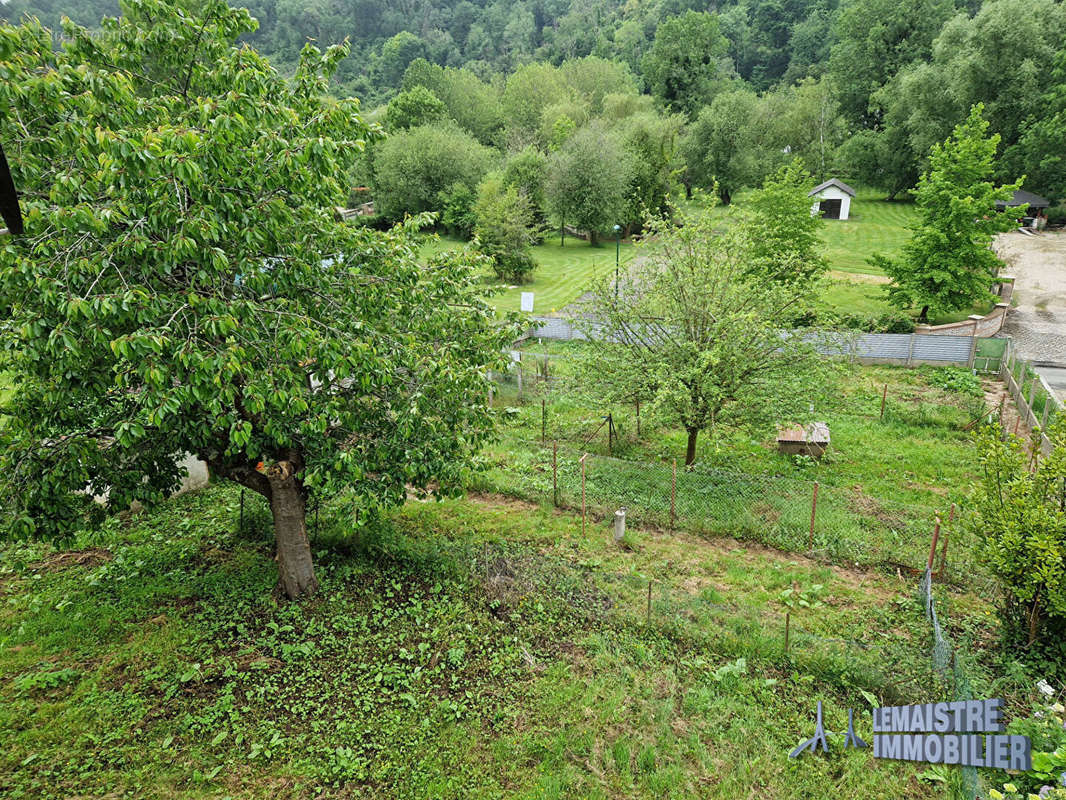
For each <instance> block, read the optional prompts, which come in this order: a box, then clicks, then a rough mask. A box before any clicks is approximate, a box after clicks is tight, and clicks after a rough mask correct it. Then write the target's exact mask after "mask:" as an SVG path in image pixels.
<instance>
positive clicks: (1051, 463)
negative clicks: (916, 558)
mask: <svg viewBox="0 0 1066 800" xmlns="http://www.w3.org/2000/svg"><path fill="white" fill-rule="evenodd" d="M1003 433H1004V432H1003V431H1002V430H1001V429H1000V427H999V425H990V426H988V427H986V428H985V429H984V430H983V431H982V432H981V434H980V435H979V439H978V452H979V454H980V462H981V467H982V476H981V479H980V481H979V482H978V483H977V485H976V487H975V488H974V491H973V493H972V495H971V498H970V500H971V503H970V507H971V509H972V510H971V512H970V514H969V516H968V526H969V527H970V528H971V530H972V532H973V534H974V535H975V536H976V538H977V540H978V541H979V542H980V543H981V546H980V554H981V557H982V559H983V560H984V562H985V563H986V564H987V565H988V567H989V569H990V570H991V572H992V573H993V574H995V575H996V576H998V579H999V581H1000V584H1001V587H1002V589H1003V605H1002V607H1001V613H1002V617H1003V634H1004V642H1003V644H1004V648H1005V649H1007V650H1008V651H1009V652H1012V653H1024V654H1025V658H1026V660H1028V661H1029V662H1030V663H1035V662H1037V661H1045V662H1047V663H1050V664H1057V665H1062V664H1066V511H1063V510H1062V509H1063V507H1064V504H1066V420H1056V421H1055V422H1053V423H1052V424H1051V425H1050V426H1049V429H1048V432H1047V433H1048V438H1049V439H1050V440H1051V443H1052V450H1051V453H1050V455H1048V456H1046V457H1041V458H1039V459H1037V460H1036V463H1035V469H1032V471H1030V464H1031V461H1032V458H1031V456H1030V455H1029V454H1028V453H1027V452H1026V451H1025V449H1024V448H1023V446H1022V442H1021V440H1020V439H1018V438H1017V437H1015V436H1006V437H1004V435H1003ZM1004 439H1006V441H1004Z"/></svg>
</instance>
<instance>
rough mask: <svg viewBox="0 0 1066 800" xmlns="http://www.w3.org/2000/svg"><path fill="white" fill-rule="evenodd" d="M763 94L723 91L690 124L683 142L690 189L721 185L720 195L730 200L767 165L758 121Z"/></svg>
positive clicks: (723, 200)
mask: <svg viewBox="0 0 1066 800" xmlns="http://www.w3.org/2000/svg"><path fill="white" fill-rule="evenodd" d="M758 108H759V98H758V97H757V96H756V95H755V93H754V92H750V91H747V90H742V89H738V90H735V91H729V92H723V93H722V94H720V95H718V96H717V97H716V98H714V102H712V103H711V104H710V105H709V106H708V107H706V108H704V109H703V110H702V111H701V112H700V115H699V117H697V118H696V121H695V122H694V123H693V124H692V125H691V126H689V130H688V132H687V133H686V135H685V138H684V141H683V143H682V151H683V153H684V157H685V180H686V189H688V190H691V186H692V185H693V184H694V185H696V186H702V187H704V188H710V187H711V186H717V189H718V196H719V199H720V200H721V201H722V202H723V203H725V204H726V205H728V204H729V202H730V200H732V197H733V193H734V192H735V191H737V189H739V188H741V187H742V186H744V185H745V184H747V183H749V182H750V181H752V180H753V178H754V176H755V175H757V174H758V173H759V171H760V170H761V169H762V168H763V164H761V163H760V158H761V156H762V153H761V150H760V148H759V147H758V145H757V143H756V141H755V138H754V137H755V136H756V131H757V126H756V125H754V121H755V119H756V116H757V111H758Z"/></svg>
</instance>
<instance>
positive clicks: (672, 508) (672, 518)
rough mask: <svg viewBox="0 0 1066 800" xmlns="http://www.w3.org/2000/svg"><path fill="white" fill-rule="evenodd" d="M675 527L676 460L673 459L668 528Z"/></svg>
mask: <svg viewBox="0 0 1066 800" xmlns="http://www.w3.org/2000/svg"><path fill="white" fill-rule="evenodd" d="M675 527H677V459H676V458H675V459H674V472H673V476H672V477H671V479H670V528H671V530H673V529H674V528H675Z"/></svg>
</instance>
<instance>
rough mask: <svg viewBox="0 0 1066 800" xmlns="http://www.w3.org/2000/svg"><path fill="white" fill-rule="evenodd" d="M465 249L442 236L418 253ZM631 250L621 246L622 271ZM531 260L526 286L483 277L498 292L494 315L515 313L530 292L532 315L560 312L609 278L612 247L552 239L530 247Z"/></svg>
mask: <svg viewBox="0 0 1066 800" xmlns="http://www.w3.org/2000/svg"><path fill="white" fill-rule="evenodd" d="M465 246H466V242H464V241H462V240H461V239H456V238H453V237H447V236H443V237H440V238H439V239H431V240H429V241H427V242H426V244H425V245H424V246H423V250H422V252H423V254H424V255H426V256H429V255H431V254H434V253H439V252H442V251H445V250H451V249H461V248H463V247H465ZM634 249H635V248H634V246H633V244H632V243H631V242H622V245H621V248H620V263H621V265H622V268H623V269H624V268H625V267H626V265H627V264H628V263H629V261H630V259H632V258H633V254H634ZM533 258H534V259H535V260H536V262H537V269H536V270H535V271H534V272H533V276H532V280H531V281H529V282H527V283H522V284H515V283H498V282H497V281H496V276H495V275H492V274H486V275H485V282H486V284H487V285H490V286H494V287H499V288H500V289H501V291H500V292H499V293H497V294H494V295H492V296H491V297H490V298H489V302H490V303H491V304H492V305H493V306H495V307H496V309H497V310H498V311H501V312H504V311H518V310H519V309H520V307H521V302H522V292H533V313H534V314H538V315H546V314H549V315H550V314H554V313H556V312H558V311H560V310H562V308H563V307H564V306H566V305H568V304H569V303H572V302H574V301H575V300H577V299H578V298H579V297H580V296H581V295H582V294H584V293H585V292H586V291H587V290H588V288H589V287H590V286H591V285H592V284H594V283H595V282H596V281H597V280H598V279H600V278H603V277H605V276H607V275H610V274H613V272H614V260H615V244H614V242H613V241H612V242H605V243H603V244H602V245H600V246H597V247H593V246H592V245H590V244H589V243H588V242H584V241H581V240H580V239H573V238H569V237H568V238H567V239H566V241H565V244H562V245H561V244H560V241H559V237H558V236H557V235H556V236H554V237H549V238H548V240H547V241H545V242H544V244H541V245H538V246H536V247H534V248H533Z"/></svg>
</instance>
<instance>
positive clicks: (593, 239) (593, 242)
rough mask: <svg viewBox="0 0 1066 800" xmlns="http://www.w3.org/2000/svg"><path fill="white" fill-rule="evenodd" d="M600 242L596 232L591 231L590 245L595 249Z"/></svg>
mask: <svg viewBox="0 0 1066 800" xmlns="http://www.w3.org/2000/svg"><path fill="white" fill-rule="evenodd" d="M598 241H599V238H598V236H597V234H596V231H589V244H590V245H592V246H593V247H595V246H596V243H597V242H598Z"/></svg>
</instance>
